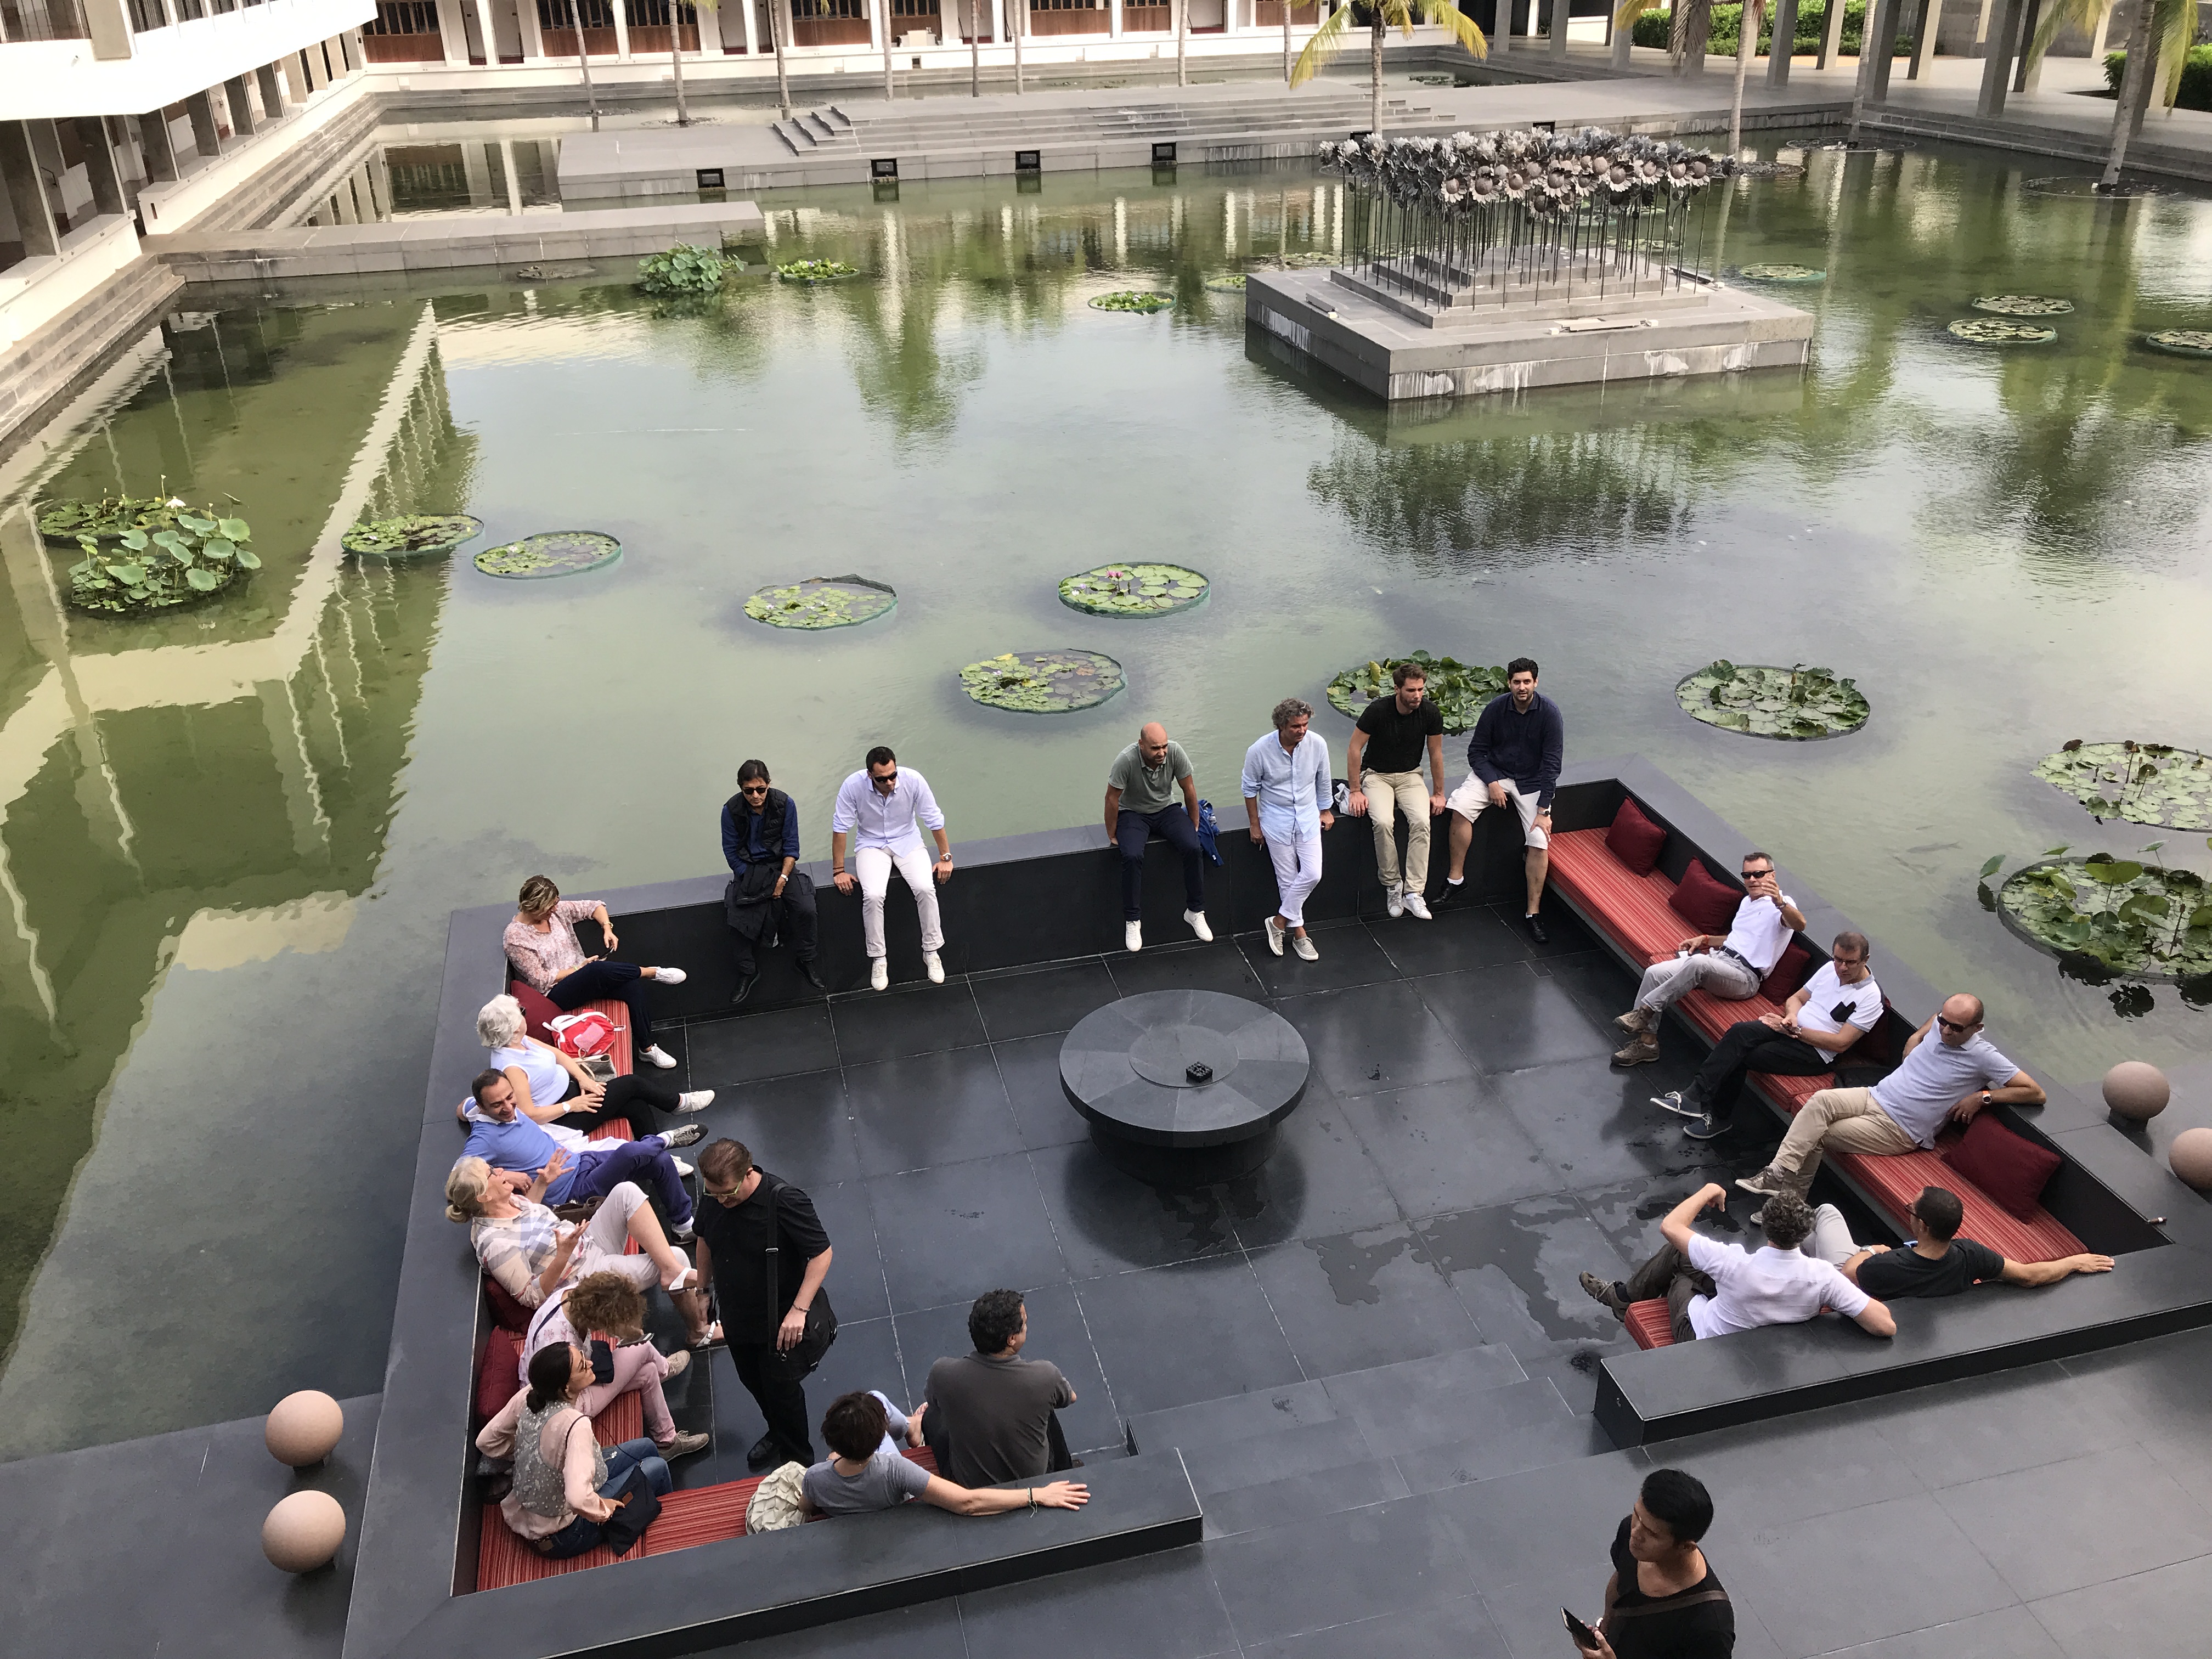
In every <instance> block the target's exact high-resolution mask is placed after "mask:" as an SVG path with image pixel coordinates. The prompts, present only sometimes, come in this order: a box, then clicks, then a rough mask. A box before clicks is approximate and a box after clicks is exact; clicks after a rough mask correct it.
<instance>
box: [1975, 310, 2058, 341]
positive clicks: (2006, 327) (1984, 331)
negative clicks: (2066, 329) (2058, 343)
mask: <svg viewBox="0 0 2212 1659" xmlns="http://www.w3.org/2000/svg"><path fill="white" fill-rule="evenodd" d="M1948 331H1949V332H1950V333H1951V334H1952V335H1954V337H1957V338H1959V339H1961V340H1971V341H1972V342H1974V343H1976V344H1978V345H2043V344H2045V343H2047V342H2049V341H2051V340H2055V339H2057V337H2058V331H2057V329H2055V328H2044V327H2041V326H2039V325H2037V324H2034V323H2015V322H2008V321H2007V320H2005V319H2002V318H1999V317H1961V318H1960V319H1959V320H1958V321H1956V322H1954V323H1952V324H1950V325H1948Z"/></svg>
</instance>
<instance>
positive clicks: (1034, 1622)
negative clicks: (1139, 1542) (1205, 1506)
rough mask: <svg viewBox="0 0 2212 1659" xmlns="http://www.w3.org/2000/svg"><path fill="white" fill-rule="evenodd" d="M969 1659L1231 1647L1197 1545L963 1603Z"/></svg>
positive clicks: (1183, 1653)
mask: <svg viewBox="0 0 2212 1659" xmlns="http://www.w3.org/2000/svg"><path fill="white" fill-rule="evenodd" d="M960 1621H961V1626H962V1628H963V1631H964V1632H966V1635H967V1639H968V1659H1036V1656H1037V1655H1040V1654H1047V1653H1048V1654H1051V1655H1052V1656H1054V1659H1138V1656H1145V1659H1200V1656H1203V1655H1207V1654H1215V1653H1220V1652H1224V1651H1225V1650H1231V1649H1233V1648H1234V1646H1235V1645H1236V1638H1235V1636H1234V1634H1233V1633H1232V1632H1231V1627H1230V1623H1229V1616H1228V1614H1227V1613H1226V1612H1225V1610H1224V1609H1223V1607H1222V1604H1221V1597H1220V1595H1218V1592H1217V1591H1216V1590H1215V1589H1214V1583H1213V1575H1212V1571H1211V1563H1210V1561H1209V1560H1208V1559H1207V1557H1206V1552H1205V1551H1203V1550H1201V1549H1200V1548H1199V1547H1196V1546H1192V1547H1188V1548H1184V1549H1177V1550H1168V1551H1164V1552H1163V1553H1160V1554H1158V1555H1146V1556H1139V1557H1138V1558H1137V1559H1134V1560H1129V1561H1115V1562H1110V1563H1109V1564H1107V1565H1103V1566H1097V1567H1085V1568H1084V1569H1082V1570H1081V1571H1077V1572H1063V1573H1055V1574H1054V1575H1052V1576H1051V1577H1047V1578H1041V1579H1036V1580H1034V1581H1032V1582H1030V1583H1022V1584H1007V1585H1003V1586H1001V1587H1000V1588H999V1589H987V1590H974V1591H970V1592H969V1594H967V1595H963V1596H962V1597H961V1598H960Z"/></svg>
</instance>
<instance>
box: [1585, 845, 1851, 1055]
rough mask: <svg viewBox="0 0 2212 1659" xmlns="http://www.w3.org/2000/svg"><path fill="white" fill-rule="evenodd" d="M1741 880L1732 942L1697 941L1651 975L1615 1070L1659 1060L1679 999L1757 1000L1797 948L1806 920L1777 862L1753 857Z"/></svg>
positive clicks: (1703, 936)
mask: <svg viewBox="0 0 2212 1659" xmlns="http://www.w3.org/2000/svg"><path fill="white" fill-rule="evenodd" d="M1742 872H1743V901H1742V902H1741V903H1740V904H1738V905H1737V906H1736V907H1735V921H1733V922H1732V923H1730V924H1729V931H1728V936H1727V937H1726V938H1725V939H1717V938H1715V937H1714V936H1713V935H1712V934H1711V933H1696V934H1692V936H1691V937H1690V938H1688V939H1684V940H1683V941H1682V943H1681V945H1680V948H1679V949H1678V950H1677V951H1675V952H1674V955H1673V956H1672V957H1669V958H1668V960H1666V961H1665V962H1656V963H1652V964H1651V966H1650V967H1649V968H1646V969H1644V982H1643V983H1642V984H1640V985H1638V987H1636V1006H1634V1007H1632V1008H1631V1009H1630V1010H1629V1011H1628V1012H1626V1013H1625V1014H1622V1015H1620V1017H1619V1018H1616V1019H1615V1020H1614V1021H1613V1024H1616V1025H1618V1026H1620V1029H1621V1030H1624V1031H1627V1032H1629V1033H1631V1034H1632V1035H1631V1036H1630V1037H1629V1040H1628V1046H1627V1047H1626V1048H1622V1049H1621V1050H1620V1052H1618V1053H1617V1054H1614V1055H1613V1064H1614V1065H1616V1066H1642V1065H1644V1064H1646V1063H1648V1062H1650V1061H1651V1060H1656V1059H1658V1058H1659V1022H1660V1021H1661V1019H1662V1018H1664V1017H1665V1015H1666V1012H1667V1011H1668V1009H1669V1008H1671V1007H1673V1006H1674V1003H1675V1002H1676V1000H1678V999H1680V998H1681V997H1683V996H1685V995H1686V994H1688V993H1690V992H1691V991H1693V990H1696V989H1698V988H1699V987H1704V988H1705V990H1707V991H1709V992H1711V994H1713V995H1715V996H1717V997H1719V998H1721V999H1723V1000H1725V1001H1729V1002H1741V1001H1742V1000H1744V999H1745V998H1746V997H1755V996H1757V995H1758V994H1759V983H1760V981H1763V980H1764V979H1765V977H1766V976H1767V975H1769V974H1770V973H1771V972H1773V971H1774V964H1775V963H1778V962H1779V961H1781V960H1782V953H1783V952H1784V951H1786V950H1788V949H1789V948H1790V935H1791V934H1793V933H1796V932H1797V931H1798V930H1799V929H1800V928H1802V927H1804V925H1805V913H1804V912H1803V911H1802V910H1800V909H1799V908H1797V906H1796V902H1795V901H1793V900H1792V899H1791V898H1790V895H1789V894H1787V893H1785V892H1784V891H1783V890H1782V889H1781V888H1780V886H1778V884H1776V882H1775V879H1774V860H1773V858H1772V857H1771V855H1769V854H1765V853H1746V854H1744V855H1743V870H1742ZM1875 1006H1880V1004H1876V1005H1875Z"/></svg>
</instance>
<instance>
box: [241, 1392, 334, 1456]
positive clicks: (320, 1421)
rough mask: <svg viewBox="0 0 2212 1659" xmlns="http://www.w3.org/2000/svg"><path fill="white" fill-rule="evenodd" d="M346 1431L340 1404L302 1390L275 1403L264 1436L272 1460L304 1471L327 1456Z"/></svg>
mask: <svg viewBox="0 0 2212 1659" xmlns="http://www.w3.org/2000/svg"><path fill="white" fill-rule="evenodd" d="M344 1432H345V1412H344V1411H343V1408H341V1407H340V1406H339V1405H338V1402H337V1401H335V1400H333V1399H331V1397H330V1395H326V1394H324V1393H322V1392H321V1391H320V1390H319V1389H301V1390H300V1392H299V1393H297V1394H288V1395H285V1396H284V1397H283V1399H282V1400H280V1401H277V1402H276V1410H275V1411H272V1412H270V1413H269V1425H268V1426H267V1427H266V1428H264V1430H263V1431H261V1435H262V1438H263V1439H264V1441H265V1442H267V1443H268V1446H269V1455H270V1456H271V1457H273V1458H275V1459H276V1461H277V1462H279V1463H289V1464H290V1465H291V1466H292V1467H293V1468H295V1469H304V1468H307V1467H309V1466H310V1465H311V1464H315V1463H319V1462H322V1461H323V1460H324V1459H325V1457H328V1456H329V1455H331V1449H332V1448H333V1447H335V1446H336V1445H337V1443H338V1437H339V1436H340V1435H342V1434H343V1433H344Z"/></svg>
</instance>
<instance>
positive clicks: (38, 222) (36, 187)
mask: <svg viewBox="0 0 2212 1659" xmlns="http://www.w3.org/2000/svg"><path fill="white" fill-rule="evenodd" d="M0 183H4V184H5V185H7V189H8V201H9V205H10V206H12V207H13V208H14V209H15V234H16V235H17V237H18V238H20V239H21V241H22V244H23V252H24V255H25V256H26V257H27V258H33V259H35V258H39V257H40V256H41V255H46V254H58V253H59V252H61V251H62V239H61V233H60V232H59V231H58V230H57V229H56V228H54V207H53V204H52V202H51V201H50V200H48V199H47V197H46V181H45V180H44V179H41V178H40V176H39V161H38V157H37V156H36V155H33V152H32V149H31V129H30V127H29V126H28V125H27V124H26V123H24V122H21V121H0Z"/></svg>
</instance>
